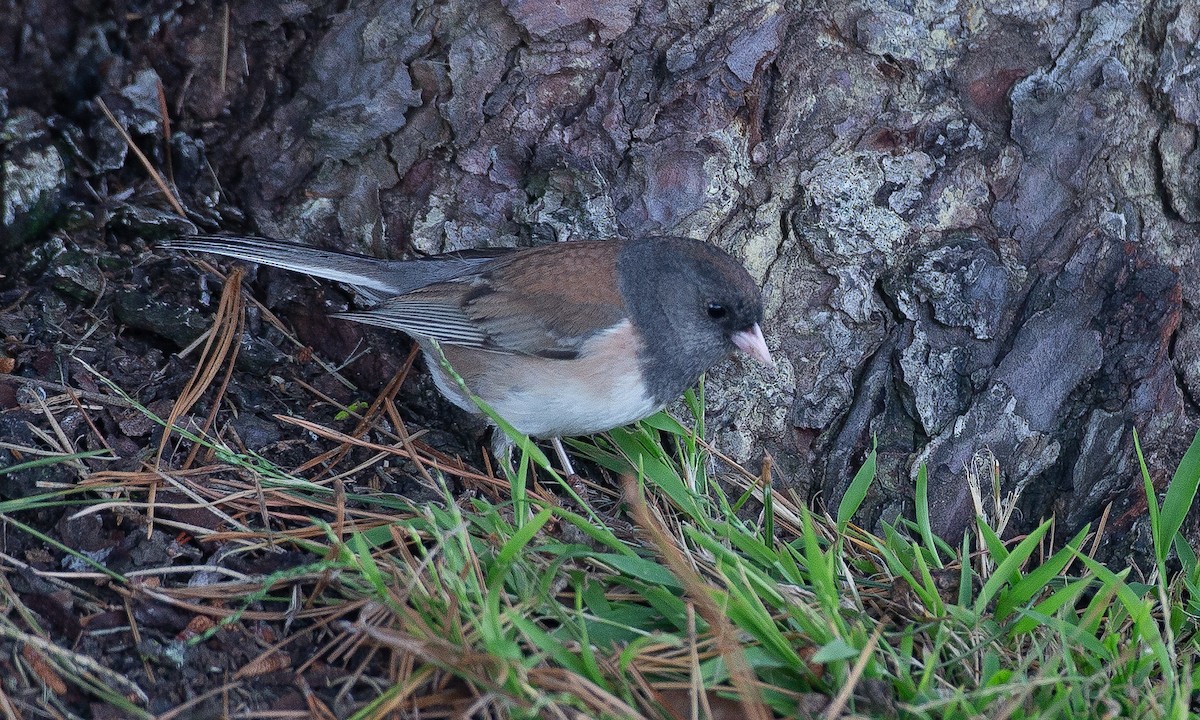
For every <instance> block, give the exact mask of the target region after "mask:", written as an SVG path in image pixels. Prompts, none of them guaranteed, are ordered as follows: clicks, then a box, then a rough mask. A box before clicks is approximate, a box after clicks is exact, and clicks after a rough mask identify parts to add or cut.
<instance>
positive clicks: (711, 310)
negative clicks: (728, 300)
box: [705, 302, 728, 320]
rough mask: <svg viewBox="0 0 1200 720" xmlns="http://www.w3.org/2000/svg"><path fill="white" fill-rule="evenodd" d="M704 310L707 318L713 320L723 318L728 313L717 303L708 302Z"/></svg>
mask: <svg viewBox="0 0 1200 720" xmlns="http://www.w3.org/2000/svg"><path fill="white" fill-rule="evenodd" d="M705 310H707V311H708V316H709V317H710V318H712V319H713V320H720V319H721V318H723V317H725V315H726V313H727V312H728V311H727V310H726V309H725V306H724V305H722V304H721V303H719V302H710V303H709V304H708V307H707V308H705Z"/></svg>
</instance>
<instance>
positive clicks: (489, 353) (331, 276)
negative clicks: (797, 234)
mask: <svg viewBox="0 0 1200 720" xmlns="http://www.w3.org/2000/svg"><path fill="white" fill-rule="evenodd" d="M161 246H162V247H165V248H170V249H175V250H192V251H196V252H205V253H212V254H215V255H225V256H229V257H234V258H238V259H241V260H248V261H250V262H256V263H261V264H264V265H271V266H274V267H278V268H283V269H285V270H292V271H295V272H300V273H304V274H307V275H312V276H315V277H320V278H325V279H328V280H335V281H338V282H343V283H346V284H347V285H352V286H354V287H355V288H357V289H358V290H360V291H361V292H362V293H363V294H364V295H365V296H367V297H368V298H370V299H372V300H374V301H375V302H376V303H377V304H376V305H374V306H373V307H371V308H369V309H366V310H363V311H360V312H347V313H339V314H338V315H336V317H342V318H346V319H347V320H354V321H357V322H361V323H366V324H369V325H378V326H381V327H386V328H392V329H395V330H400V331H401V332H404V333H406V334H408V335H410V336H412V337H413V338H414V339H415V340H416V341H417V342H418V343H419V344H420V345H421V349H422V350H423V351H424V352H425V356H426V360H427V361H428V365H429V368H430V371H431V372H432V373H433V378H434V381H435V382H436V384H437V387H438V389H439V390H441V392H442V393H443V394H444V395H445V396H446V397H447V398H449V399H450V401H451V402H453V403H454V404H455V405H458V406H459V407H461V408H463V409H465V410H467V411H469V412H473V413H477V412H479V410H478V408H477V407H476V405H475V404H474V403H473V402H472V401H471V400H470V398H468V397H466V396H465V395H464V393H463V392H462V390H461V389H460V388H459V386H458V384H457V383H456V382H455V381H454V380H453V378H451V377H450V376H449V375H448V374H447V373H446V372H445V371H444V370H443V369H442V367H441V364H440V363H439V361H438V355H437V350H436V348H435V347H434V344H433V343H432V342H431V340H434V341H437V343H438V345H439V346H440V347H441V350H442V352H443V353H444V354H445V357H446V359H447V360H448V361H449V363H450V366H451V367H453V368H454V370H455V371H456V372H457V373H458V374H459V375H460V376H461V377H462V378H463V380H464V381H465V382H466V385H467V387H468V388H470V389H471V391H472V392H474V393H475V394H476V395H478V396H479V397H480V398H482V399H483V400H484V401H486V402H487V403H488V404H489V405H490V406H491V407H492V408H493V409H494V410H495V411H496V412H497V413H499V415H500V416H501V417H503V418H504V419H505V420H507V421H508V422H509V423H510V424H511V425H512V426H513V427H515V428H516V429H517V430H520V431H521V432H523V433H526V434H528V435H536V436H541V437H546V438H551V439H554V440H555V443H556V449H558V450H560V455H562V453H561V445H559V444H558V443H557V438H558V437H559V436H564V435H587V434H590V433H596V432H602V431H604V430H610V429H612V428H614V427H618V426H620V425H624V424H626V423H631V422H634V421H635V420H640V419H641V418H644V417H646V416H648V415H650V414H652V413H654V412H656V411H658V410H659V409H661V408H662V407H663V406H664V405H666V404H667V403H669V402H671V401H672V400H675V399H676V398H678V397H679V396H680V395H682V394H683V391H684V390H686V389H687V388H688V387H690V386H691V385H692V384H693V383H694V382H696V380H697V379H698V378H699V377H700V374H701V373H703V372H704V371H706V370H708V369H709V368H710V367H712V366H713V365H714V364H716V363H717V362H718V361H720V360H721V359H723V358H724V357H725V356H727V355H728V354H729V353H730V352H731V351H733V349H734V348H738V349H741V350H742V351H743V352H745V353H747V354H748V355H750V356H751V357H754V358H756V359H757V360H760V361H762V362H764V363H767V364H772V361H771V354H770V352H769V351H768V350H767V344H766V341H765V340H764V339H763V334H762V330H761V328H760V327H759V323H760V322H761V321H762V317H763V305H762V297H761V294H760V292H759V289H758V286H757V285H756V284H755V283H754V281H753V280H752V279H751V278H750V275H749V274H748V273H747V272H746V270H745V268H743V267H742V266H741V264H739V263H738V262H737V261H736V260H734V259H733V258H732V257H730V256H729V255H727V254H726V253H725V252H723V251H721V250H719V249H718V248H716V247H714V246H712V245H709V244H708V243H704V242H700V241H697V240H689V239H684V238H675V237H651V238H644V239H638V240H612V241H579V242H566V243H557V244H553V245H546V246H542V247H536V248H527V249H519V250H489V251H477V252H468V253H453V254H447V255H438V256H434V257H429V258H423V259H417V260H380V259H378V258H373V257H366V256H363V255H354V254H350V253H341V252H331V251H328V250H318V249H315V248H311V247H306V246H303V245H296V244H293V243H285V242H278V241H275V240H265V239H257V238H244V237H219V236H194V237H185V238H179V239H176V240H170V241H167V242H163V243H161ZM562 460H563V461H564V464H565V465H568V467H567V468H566V469H567V470H568V472H570V468H569V463H568V462H567V460H566V457H565V455H563V456H562Z"/></svg>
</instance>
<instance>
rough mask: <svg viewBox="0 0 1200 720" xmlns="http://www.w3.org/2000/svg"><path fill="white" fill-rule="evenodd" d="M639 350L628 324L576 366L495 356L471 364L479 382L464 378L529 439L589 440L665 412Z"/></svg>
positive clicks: (458, 399)
mask: <svg viewBox="0 0 1200 720" xmlns="http://www.w3.org/2000/svg"><path fill="white" fill-rule="evenodd" d="M638 350H639V344H638V342H637V340H636V338H634V336H633V327H632V325H630V323H629V322H628V321H625V322H623V323H621V324H620V325H617V326H615V327H613V328H612V329H611V330H609V331H607V332H605V333H603V334H601V335H599V336H597V337H596V338H594V339H592V340H591V341H589V342H588V343H587V344H586V345H585V346H584V347H583V349H582V352H581V353H580V356H579V358H577V359H574V360H550V359H547V358H538V357H529V356H521V355H505V354H500V353H489V354H488V357H487V359H486V362H475V363H471V364H472V365H474V366H475V367H473V368H472V370H477V371H478V375H475V373H464V378H465V379H467V384H468V386H469V387H471V390H472V391H473V392H475V393H476V394H478V395H479V396H480V397H481V398H483V400H485V401H486V402H487V403H488V404H489V405H491V406H492V408H493V409H495V410H496V412H498V413H499V414H500V416H501V417H503V418H504V419H505V420H507V421H508V422H509V423H511V424H512V425H513V427H515V428H517V429H518V430H520V431H521V432H523V433H526V434H528V435H536V436H541V437H552V436H556V435H589V434H591V433H597V432H603V431H605V430H611V429H612V428H615V427H620V426H621V425H626V424H628V423H631V422H634V421H635V420H640V419H642V418H644V417H646V416H647V415H650V414H652V413H654V412H655V411H657V410H659V409H660V408H661V404H660V403H656V402H655V401H654V399H653V397H651V395H650V393H648V392H647V391H646V386H645V383H643V382H642V377H641V372H640V371H639V370H638ZM460 372H461V371H460ZM468 375H473V377H468ZM434 379H435V381H436V382H437V384H438V388H439V389H440V390H442V392H443V393H444V394H445V395H446V396H447V397H449V398H450V399H451V400H452V401H454V403H455V404H457V405H459V406H460V407H463V408H465V409H467V410H470V411H472V412H475V411H476V409H475V408H474V406H473V405H471V404H470V402H469V400H467V399H466V398H464V397H463V396H462V393H461V392H459V391H458V388H457V387H456V386H452V383H453V381H452V380H450V379H449V378H447V377H445V376H444V374H443V373H441V372H436V371H435V372H434Z"/></svg>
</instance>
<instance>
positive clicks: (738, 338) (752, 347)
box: [730, 323, 775, 368]
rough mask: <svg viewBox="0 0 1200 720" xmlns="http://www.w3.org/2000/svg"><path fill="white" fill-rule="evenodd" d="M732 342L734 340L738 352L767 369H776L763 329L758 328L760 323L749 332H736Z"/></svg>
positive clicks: (731, 338)
mask: <svg viewBox="0 0 1200 720" xmlns="http://www.w3.org/2000/svg"><path fill="white" fill-rule="evenodd" d="M730 340H733V344H734V345H736V346H737V349H738V350H741V351H742V352H744V353H746V354H747V355H749V356H750V357H752V358H754V359H755V360H757V361H759V362H760V363H762V364H763V365H766V366H767V367H771V368H773V367H775V361H774V360H772V359H771V351H770V350H768V349H767V340H766V338H764V337H763V334H762V328H760V327H759V326H758V323H755V324H754V327H752V328H750V329H749V330H741V331H739V332H735V333H734V334H733V336H732V337H730Z"/></svg>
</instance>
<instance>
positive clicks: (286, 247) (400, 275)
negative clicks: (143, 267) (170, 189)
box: [158, 235, 412, 297]
mask: <svg viewBox="0 0 1200 720" xmlns="http://www.w3.org/2000/svg"><path fill="white" fill-rule="evenodd" d="M158 246H159V247H162V248H166V249H169V250H190V251H192V252H201V253H211V254H213V255H223V256H225V257H231V258H237V259H238V260H246V261H248V262H254V263H259V264H262V265H270V266H271V267H277V268H282V269H284V270H291V271H293V272H298V273H304V274H305V275H312V276H313V277H319V278H325V279H326V280H333V281H335V282H341V283H346V284H347V285H353V286H354V287H357V288H360V289H362V290H364V291H366V293H367V294H368V295H372V296H379V297H383V296H387V295H398V294H401V293H404V292H408V291H410V290H411V289H412V288H411V284H412V283H411V281H410V282H408V283H405V282H403V281H404V280H405V275H407V274H408V273H405V272H404V270H403V266H404V265H407V263H404V262H396V261H388V260H380V259H379V258H373V257H367V256H366V255H356V254H354V253H345V252H335V251H332V250H319V249H317V248H313V247H308V246H307V245H299V244H296V243H290V242H283V241H280V240H268V239H266V238H253V237H226V236H224V235H189V236H186V237H180V238H175V239H172V240H164V241H161V242H159V243H158Z"/></svg>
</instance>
